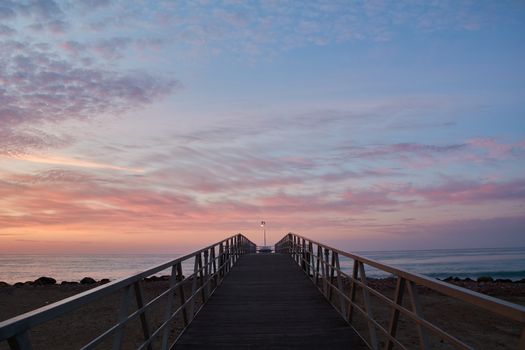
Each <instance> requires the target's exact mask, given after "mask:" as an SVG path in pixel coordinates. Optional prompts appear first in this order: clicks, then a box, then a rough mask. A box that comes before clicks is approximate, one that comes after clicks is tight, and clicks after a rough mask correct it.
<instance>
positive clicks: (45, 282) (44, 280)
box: [33, 276, 57, 286]
mask: <svg viewBox="0 0 525 350" xmlns="http://www.w3.org/2000/svg"><path fill="white" fill-rule="evenodd" d="M56 283H57V280H56V279H54V278H51V277H45V276H42V277H40V278H37V279H36V280H34V282H33V284H34V285H35V286H49V285H52V284H56Z"/></svg>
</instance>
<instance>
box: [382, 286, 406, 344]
mask: <svg viewBox="0 0 525 350" xmlns="http://www.w3.org/2000/svg"><path fill="white" fill-rule="evenodd" d="M404 291H405V279H404V278H402V277H397V283H396V292H395V295H394V304H395V305H399V306H401V305H402V304H403V294H404ZM398 322H399V310H398V309H396V308H395V307H393V306H392V316H391V317H390V323H389V326H388V334H390V335H391V336H392V337H393V338H395V337H396V333H397V324H398ZM393 347H394V342H393V341H392V340H391V339H388V342H387V344H386V347H385V349H386V350H392V348H393Z"/></svg>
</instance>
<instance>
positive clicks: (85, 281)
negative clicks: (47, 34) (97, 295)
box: [80, 277, 97, 284]
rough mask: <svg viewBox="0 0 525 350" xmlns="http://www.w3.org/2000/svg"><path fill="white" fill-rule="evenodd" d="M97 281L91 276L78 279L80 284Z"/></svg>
mask: <svg viewBox="0 0 525 350" xmlns="http://www.w3.org/2000/svg"><path fill="white" fill-rule="evenodd" d="M94 283H97V281H95V280H94V279H93V278H91V277H84V278H82V279H81V280H80V284H94Z"/></svg>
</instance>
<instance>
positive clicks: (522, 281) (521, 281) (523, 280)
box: [514, 278, 525, 283]
mask: <svg viewBox="0 0 525 350" xmlns="http://www.w3.org/2000/svg"><path fill="white" fill-rule="evenodd" d="M514 283H525V278H522V279H520V280H517V281H514Z"/></svg>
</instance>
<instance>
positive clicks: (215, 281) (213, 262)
mask: <svg viewBox="0 0 525 350" xmlns="http://www.w3.org/2000/svg"><path fill="white" fill-rule="evenodd" d="M210 261H211V267H210V268H212V275H213V287H214V288H215V287H217V286H218V285H219V284H218V276H217V275H218V274H217V259H216V257H215V246H214V247H213V248H212V249H211V256H210Z"/></svg>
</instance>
